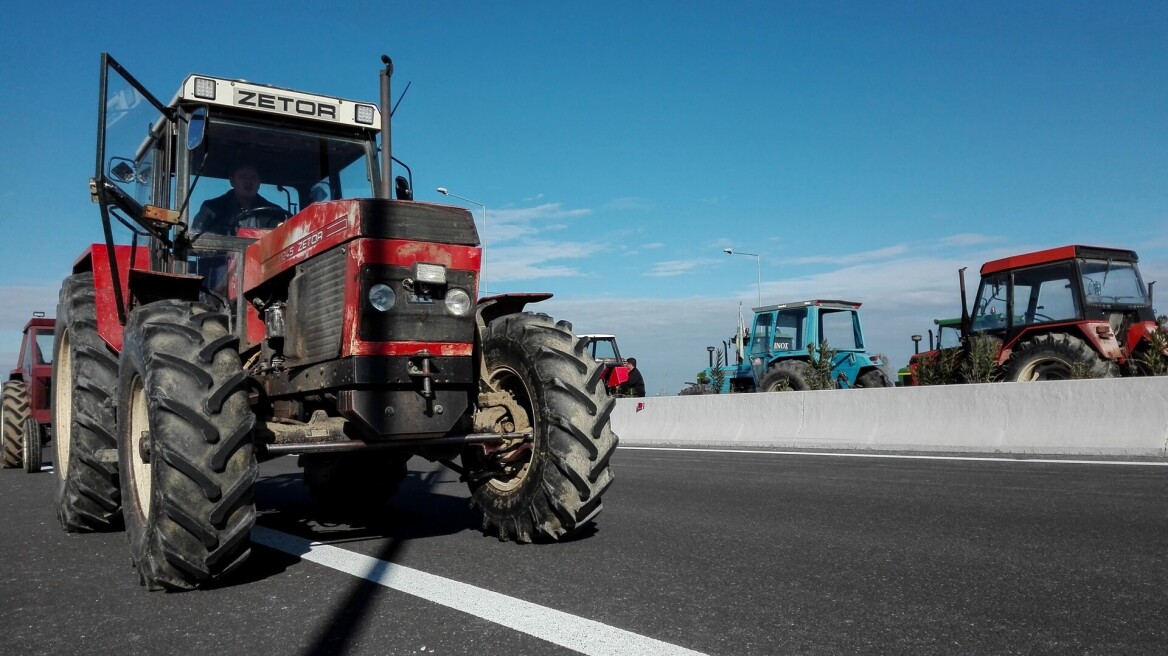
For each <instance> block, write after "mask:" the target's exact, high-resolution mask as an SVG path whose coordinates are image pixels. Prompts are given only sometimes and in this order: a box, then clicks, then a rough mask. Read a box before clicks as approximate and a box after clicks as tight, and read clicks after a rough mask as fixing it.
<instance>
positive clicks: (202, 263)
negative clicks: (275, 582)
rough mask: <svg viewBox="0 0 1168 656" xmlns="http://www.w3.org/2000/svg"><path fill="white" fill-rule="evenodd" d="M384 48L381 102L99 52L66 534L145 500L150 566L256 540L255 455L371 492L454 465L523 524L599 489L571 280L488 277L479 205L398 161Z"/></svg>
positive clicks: (73, 315) (595, 384) (61, 452)
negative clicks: (425, 183)
mask: <svg viewBox="0 0 1168 656" xmlns="http://www.w3.org/2000/svg"><path fill="white" fill-rule="evenodd" d="M382 61H383V63H384V65H385V66H384V69H383V70H382V71H381V76H380V77H381V101H380V103H379V104H373V103H365V102H359V101H351V100H345V99H340V98H336V97H333V96H326V95H320V94H312V93H305V92H300V91H292V90H289V89H284V88H279V87H273V86H266V85H260V84H255V83H251V82H247V81H244V80H231V79H223V78H217V77H212V76H207V75H190V76H189V77H187V78H186V80H185V82H184V83H183V84H182V86H181V88H180V89H179V91H178V93H177V94H176V95H175V96H174V97H173V98H174V99H173V100H172V101H171V102H170V104H163V103H161V102H159V101H158V99H157V98H156V97H155V96H154V95H153V94H151V93H150V92H149V91H148V90H147V89H146V88H145V87H143V86H142V84H140V83H139V82H138V81H137V80H136V79H134V77H132V76H131V75H130V74H129V73H128V72H127V71H126V70H125V69H124V68H123V67H122V66H121V65H119V64H118V63H117V62H116V61H115V60H114V59H113V58H112V57H110V56H109V55H107V54H103V55H102V59H101V80H100V87H99V88H100V97H99V100H100V103H99V117H98V143H97V147H98V151H97V170H96V173H95V175H94V177H93V179H92V180H91V181H90V191H91V194H92V196H93V200H94V202H95V203H97V204H98V205H99V207H100V209H101V215H102V224H103V228H104V234H105V242H104V243H99V244H94V245H93V246H91V247H90V248H89V249H88V250H86V251H85V252H84V253H82V254H81V256H80V257H78V258H77V260H76V261H75V263H74V265H73V271H72V275H70V276H69V277H68V278H66V279H65V281H64V283H63V284H62V287H61V295H60V304H59V305H58V309H57V326H56V342H55V343H56V357H55V358H54V362H53V366H54V378H53V381H54V385H53V390H54V392H53V417H54V423H53V425H54V427H55V435H54V440H53V441H54V443H55V445H56V453H57V459H56V466H55V470H56V472H57V483H58V490H57V497H56V511H57V517H58V519H59V521H60V523H61V525H62V527H63V528H64V529H65V530H67V531H91V530H111V529H116V528H119V527H121V526H122V524H123V523H124V525H125V529H126V531H127V533H128V537H129V544H130V556H131V559H132V561H133V563H134V565H135V567H136V568H137V571H138V574H139V577H140V579H141V581H142V583H143V584H144V585H146V586H147V587H149V588H150V589H189V588H194V587H200V586H205V585H210V584H214V583H216V582H219V581H222V580H223V578H224V577H226V576H228V575H229V574H230V573H231V572H233V571H235V570H236V569H237V568H238V567H239V566H240V564H241V563H243V562H244V561H245V560H246V559H247V557H248V555H249V553H250V547H251V542H250V539H249V536H250V534H251V531H252V527H253V526H254V525H255V523H256V509H255V503H254V501H253V498H254V495H253V490H254V486H255V483H256V480H257V477H258V462H259V461H262V460H265V459H269V458H274V457H277V456H280V455H291V454H295V455H298V456H299V463H300V464H301V466H302V467H303V469H304V481H305V483H306V484H307V487H308V489H309V491H310V493H311V494H312V496H313V497H314V498H315V499H316V500H318V501H319V502H321V503H326V504H335V505H340V506H342V507H341V510H343V511H347V512H354V511H363V512H364V513H365V514H367V513H371V512H378V511H381V510H382V509H384V504H385V502H386V501H387V500H388V499H389V497H390V496H391V495H392V494H393V493H394V492H395V491H396V489H397V487H398V485H399V483H400V482H401V481H402V480H403V479H404V478H405V476H406V475H407V469H406V463H407V461H408V460H409V459H410V458H411V457H412V456H415V455H417V456H421V457H423V458H426V459H427V460H430V461H435V462H440V463H442V464H443V465H446V466H447V467H449V468H451V469H453V470H454V471H456V472H457V473H458V474H460V476H461V480H462V481H464V482H465V483H466V484H467V486H468V487H469V492H470V501H471V503H472V504H473V505H474V506H476V507H477V508H478V509H479V511H480V513H481V518H482V529H483V531H484V532H486V533H489V534H492V535H495V536H497V537H498V538H499V539H500V540H513V541H517V542H533V541H547V542H553V541H558V540H561V539H563V538H565V537H567V536H569V535H572V534H575V533H578V532H579V531H580V530H581V529H582V528H583V527H585V526H587V525H589V524H590V523H591V522H592V521H593V519H594V518H595V517H596V516H597V514H598V513H599V512H600V511H601V508H602V503H601V498H602V496H603V495H604V493H605V491H606V490H607V489H608V487H609V485H610V484H611V483H612V480H613V474H612V471H611V469H610V467H609V462H610V459H611V457H612V454H613V453H614V451H615V449H616V445H617V437H616V435H615V434H614V433H613V432H612V429H611V427H610V422H609V416H610V414H611V412H612V410H613V407H614V405H615V401H614V400H613V399H610V398H608V397H607V396H606V395H605V393H604V387H603V385H602V383H601V370H600V367H599V366H598V364H597V363H596V362H595V361H593V360H592V359H590V358H588V357H587V356H586V355H585V349H586V347H587V341H586V340H584V339H582V338H578V337H576V336H575V335H574V334H573V333H572V329H571V328H572V327H571V324H569V323H568V322H566V321H559V322H557V321H555V320H554V319H552V318H551V317H549V316H548V315H546V314H537V313H532V312H527V311H524V308H525V306H526V305H527V304H529V303H534V302H538V301H542V300H545V299H547V298H549V297H551V294H547V293H532V294H505V295H500V296H492V297H488V298H478V291H479V280H480V265H481V256H482V249H481V246H480V242H479V235H478V231H477V229H476V226H475V224H474V219H473V216H472V215H471V213H470V212H469V211H468V210H466V209H465V208H461V207H454V206H449V205H438V204H432V203H422V202H415V201H414V200H413V191H412V190H413V184H412V175H413V174H412V173H411V172H409V169H408V167H406V166H405V165H404V164H402V165H401V166H402V167H403V168H404V169H405V170H406V172H407V173H408V174H409V177H408V178H407V177H404V176H398V177H397V178H396V179H395V178H393V176H392V166H393V164H392V163H393V162H395V161H398V160H396V158H394V157H393V155H392V152H391V144H392V140H391V133H390V111H391V105H390V88H389V87H390V77H391V75H392V71H393V64H392V63H391V62H390V60H389V58H388V57H383V58H382ZM144 126H145V127H146V129H145V130H143V127H144ZM379 135H380V137H381V139H380V145H379V144H378V139H377V137H378V136H379ZM379 154H380V157H379ZM399 164H400V162H399ZM242 165H246V167H245V168H246V170H245V168H244V167H243V166H242ZM241 171H242V174H240V172H241ZM237 174H240V175H237ZM391 181H392V182H391ZM395 190H396V193H395ZM245 192H246V193H245ZM392 196H396V198H394V197H392ZM257 199H259V200H257ZM268 199H273V200H274V201H276V202H273V201H272V200H268ZM245 201H247V202H246V204H245ZM196 210H197V213H196ZM212 226H214V227H212ZM117 233H120V234H121V236H122V238H123V241H128V243H119V242H115V236H116V234H117ZM476 299H477V302H476ZM516 557H517V558H521V557H522V556H518V555H517V556H516Z"/></svg>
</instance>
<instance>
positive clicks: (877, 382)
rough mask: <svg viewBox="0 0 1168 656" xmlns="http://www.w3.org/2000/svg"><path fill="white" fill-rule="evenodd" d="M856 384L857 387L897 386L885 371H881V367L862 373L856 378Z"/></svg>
mask: <svg viewBox="0 0 1168 656" xmlns="http://www.w3.org/2000/svg"><path fill="white" fill-rule="evenodd" d="M855 386H856V387H857V388H861V387H864V388H871V387H896V384H895V383H893V382H892V381H891V380H889V379H888V376H886V375H884V372H883V371H880V370H879V369H873V370H871V371H866V372H864V373H863V374H861V375H860V377H859V378H857V379H856V385H855Z"/></svg>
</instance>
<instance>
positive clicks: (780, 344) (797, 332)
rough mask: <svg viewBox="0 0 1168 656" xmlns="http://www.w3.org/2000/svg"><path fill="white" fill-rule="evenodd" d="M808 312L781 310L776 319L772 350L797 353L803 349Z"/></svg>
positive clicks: (803, 310)
mask: <svg viewBox="0 0 1168 656" xmlns="http://www.w3.org/2000/svg"><path fill="white" fill-rule="evenodd" d="M806 318H807V310H805V309H803V308H799V309H794V310H780V311H779V313H778V314H777V315H776V317H775V337H774V341H773V342H771V348H772V349H773V350H775V351H797V350H799V349H801V348H802V347H803V321H804V320H805V319H806Z"/></svg>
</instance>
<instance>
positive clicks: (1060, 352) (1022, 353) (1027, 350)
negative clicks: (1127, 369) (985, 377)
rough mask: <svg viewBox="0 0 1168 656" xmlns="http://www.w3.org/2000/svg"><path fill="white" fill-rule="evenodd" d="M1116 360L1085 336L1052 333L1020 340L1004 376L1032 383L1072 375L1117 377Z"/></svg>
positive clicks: (1007, 362) (1011, 379)
mask: <svg viewBox="0 0 1168 656" xmlns="http://www.w3.org/2000/svg"><path fill="white" fill-rule="evenodd" d="M1118 373H1119V372H1118V368H1117V367H1116V365H1115V363H1114V362H1112V361H1110V360H1107V359H1105V358H1103V357H1102V356H1100V355H1099V354H1098V353H1096V352H1095V350H1094V349H1092V348H1091V347H1090V346H1088V345H1087V343H1086V342H1084V341H1083V340H1082V339H1080V338H1078V337H1075V336H1074V335H1068V334H1066V333H1049V334H1046V335H1040V336H1038V337H1035V338H1034V339H1030V340H1027V341H1025V342H1022V343H1021V344H1018V345H1017V346H1015V347H1014V349H1013V350H1012V351H1011V353H1010V359H1008V360H1007V361H1006V366H1005V380H1007V381H1010V382H1021V383H1029V382H1033V381H1039V380H1070V379H1071V378H1075V377H1081V378H1114V377H1115V376H1117V375H1118Z"/></svg>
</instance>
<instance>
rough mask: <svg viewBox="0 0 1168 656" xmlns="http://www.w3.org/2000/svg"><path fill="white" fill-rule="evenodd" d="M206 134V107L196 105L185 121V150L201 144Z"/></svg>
mask: <svg viewBox="0 0 1168 656" xmlns="http://www.w3.org/2000/svg"><path fill="white" fill-rule="evenodd" d="M206 136H207V108H206V107H196V108H195V111H193V112H191V117H190V119H189V120H188V121H187V150H194V149H196V148H198V147H199V146H201V145H203V140H204V139H205V138H206Z"/></svg>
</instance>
